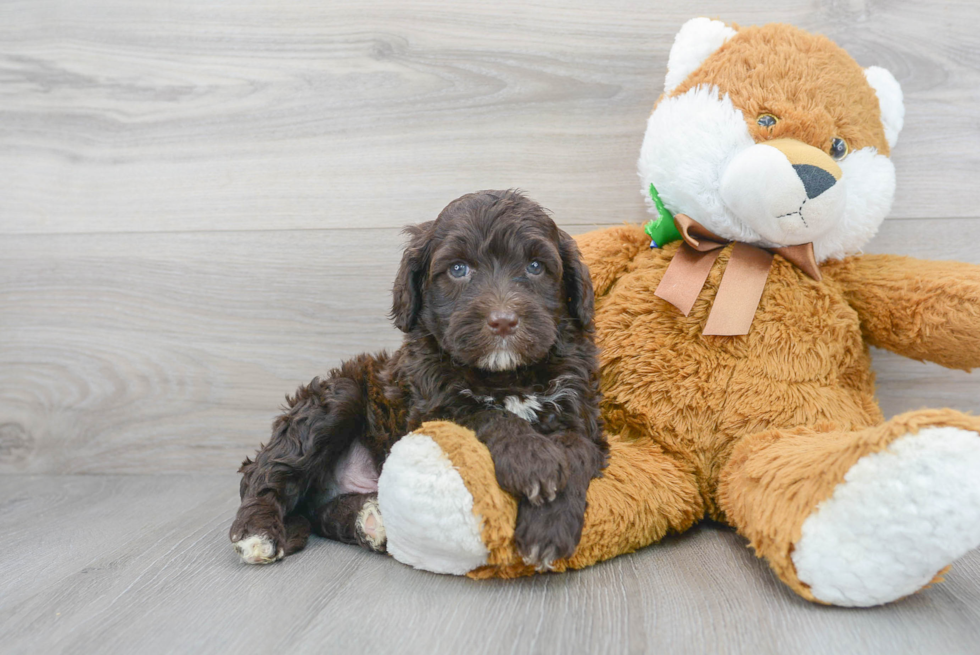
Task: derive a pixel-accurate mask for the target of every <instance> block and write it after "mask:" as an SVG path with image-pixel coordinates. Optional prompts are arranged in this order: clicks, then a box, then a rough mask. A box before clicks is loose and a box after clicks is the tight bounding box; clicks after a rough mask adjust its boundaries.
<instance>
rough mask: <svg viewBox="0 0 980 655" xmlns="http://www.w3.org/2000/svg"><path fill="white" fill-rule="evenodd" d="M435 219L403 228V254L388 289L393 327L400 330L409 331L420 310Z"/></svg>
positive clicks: (416, 320)
mask: <svg viewBox="0 0 980 655" xmlns="http://www.w3.org/2000/svg"><path fill="white" fill-rule="evenodd" d="M434 223H435V221H429V222H428V223H421V224H419V225H409V226H408V227H406V228H405V234H407V235H409V242H408V246H406V247H405V252H404V253H403V254H402V263H401V265H400V266H399V267H398V275H396V276H395V285H394V287H392V290H391V295H392V305H391V318H392V320H393V321H394V322H395V327H397V328H398V329H399V330H401V331H402V332H411V331H412V328H414V327H415V324H416V322H418V319H419V314H420V313H421V312H422V284H423V283H424V281H425V276H426V273H428V270H429V253H430V250H431V241H432V226H433V224H434Z"/></svg>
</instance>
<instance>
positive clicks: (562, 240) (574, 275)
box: [558, 230, 595, 332]
mask: <svg viewBox="0 0 980 655" xmlns="http://www.w3.org/2000/svg"><path fill="white" fill-rule="evenodd" d="M558 235H559V236H558V238H559V241H558V252H559V253H560V254H561V266H562V270H563V273H562V283H563V284H564V287H565V302H566V303H567V304H568V313H569V314H570V315H571V317H572V318H574V319H576V320H577V321H578V322H579V324H580V325H581V326H582V328H583V329H584V330H585V331H586V332H591V331H592V327H593V326H592V315H593V314H594V313H595V294H594V293H593V292H592V277H591V276H590V275H589V267H588V266H586V265H585V262H583V261H582V256H581V254H579V251H578V246H577V245H576V244H575V239H573V238H572V237H570V236H568V234H566V233H565V232H564V231H562V230H558Z"/></svg>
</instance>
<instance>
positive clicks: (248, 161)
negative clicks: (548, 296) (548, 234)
mask: <svg viewBox="0 0 980 655" xmlns="http://www.w3.org/2000/svg"><path fill="white" fill-rule="evenodd" d="M698 12H700V13H701V14H703V15H708V16H719V17H722V18H725V19H727V20H731V21H736V22H739V23H743V24H751V23H761V22H768V21H775V20H779V21H785V22H792V23H796V24H798V25H800V26H802V27H805V28H808V29H811V30H814V31H819V32H823V33H826V34H827V35H828V36H830V37H832V38H834V39H836V40H838V41H839V42H840V43H841V44H842V45H843V46H845V47H846V48H848V49H849V50H850V52H851V53H852V54H853V55H854V56H855V58H856V59H857V60H858V61H859V62H860V63H861V64H862V65H871V64H880V65H884V66H886V67H888V68H890V69H891V70H892V71H894V73H895V74H896V76H897V78H898V79H899V81H900V82H901V83H902V84H903V85H904V89H905V94H906V105H907V114H906V129H905V132H904V133H903V134H902V137H901V141H900V143H899V146H898V147H897V148H896V150H895V164H896V167H897V170H898V193H897V198H896V204H895V209H894V211H893V215H894V216H895V217H916V218H920V217H932V216H939V217H963V216H969V217H975V216H978V212H977V206H978V205H980V187H978V185H976V184H975V183H974V182H975V179H976V172H977V170H978V168H980V126H978V124H977V121H976V107H977V106H978V105H980V44H978V42H977V39H976V34H975V26H976V25H977V24H978V23H980V4H978V3H976V2H975V1H974V0H956V1H951V2H944V3H942V6H941V9H940V8H939V6H938V5H936V4H935V3H930V2H921V1H916V0H901V1H894V2H877V3H873V2H864V1H862V0H848V1H847V2H822V1H819V0H794V1H792V2H780V3H775V4H774V3H763V2H757V1H756V2H750V1H748V0H741V1H740V2H731V1H728V0H705V1H704V2H700V3H698V4H697V6H696V7H695V6H693V5H691V3H688V2H681V1H680V0H668V1H663V2H658V3H656V4H653V5H651V4H650V3H649V2H641V1H638V0H634V1H626V0H623V1H617V2H602V3H596V2H594V1H593V0H571V1H570V0H561V1H560V2H559V1H558V0H548V1H547V2H539V3H527V2H496V3H486V2H482V1H479V0H468V1H466V2H456V3H453V5H451V6H446V5H445V4H444V3H427V2H403V1H401V0H372V1H365V2H357V3H354V4H351V3H340V2H310V1H303V2H294V3H289V4H284V3H281V2H275V1H272V0H246V1H244V2H235V3H227V4H226V3H206V4H201V3H197V2H193V1H191V0H184V1H183V2H168V3H166V4H163V5H161V4H160V3H157V2H153V1H152V0H92V1H90V2H85V3H74V2H71V1H70V0H33V1H32V2H7V3H3V4H0V234H17V233H65V232H73V233H74V232H132V231H181V230H183V231H186V230H202V229H204V230H237V229H254V230H276V229H295V228H318V227H379V226H385V227H397V226H401V225H403V224H405V223H409V222H415V221H418V220H420V219H421V218H423V217H427V216H432V215H434V214H435V213H436V212H437V211H438V209H440V208H441V207H442V206H443V205H444V204H445V203H446V202H447V201H448V200H450V199H452V198H454V197H456V196H458V195H460V194H462V193H464V192H468V191H472V190H475V189H480V188H501V187H503V188H506V187H511V186H519V187H523V188H526V189H530V190H532V191H533V192H534V194H535V196H536V197H537V198H538V199H539V200H540V201H541V202H543V203H544V204H545V205H547V206H549V207H551V208H552V209H554V210H555V211H556V212H557V213H558V214H559V215H561V216H562V217H564V220H565V222H566V224H590V223H593V222H602V223H606V222H616V221H618V220H621V219H622V218H624V217H628V216H630V215H633V214H635V213H636V212H637V211H639V210H641V208H642V199H641V194H640V189H639V185H638V184H637V181H636V167H635V162H636V158H637V153H638V149H639V144H640V141H641V138H642V134H643V129H644V126H645V121H646V117H647V115H648V114H649V111H650V108H651V106H652V104H653V102H654V100H655V99H656V98H657V96H658V95H659V93H660V89H661V87H662V82H663V75H664V71H665V66H666V62H667V54H668V50H669V47H670V44H671V43H672V41H673V37H674V34H675V33H676V31H677V29H678V28H679V27H680V25H681V24H682V23H683V22H684V21H685V20H687V19H689V18H691V17H692V16H693V15H695V14H696V13H698Z"/></svg>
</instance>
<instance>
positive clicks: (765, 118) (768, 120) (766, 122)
mask: <svg viewBox="0 0 980 655" xmlns="http://www.w3.org/2000/svg"><path fill="white" fill-rule="evenodd" d="M755 122H756V123H758V124H759V125H760V126H762V127H772V126H773V125H775V124H776V123H778V122H779V119H778V118H776V117H775V116H773V115H772V114H762V115H761V116H759V118H758V119H757V120H756V121H755Z"/></svg>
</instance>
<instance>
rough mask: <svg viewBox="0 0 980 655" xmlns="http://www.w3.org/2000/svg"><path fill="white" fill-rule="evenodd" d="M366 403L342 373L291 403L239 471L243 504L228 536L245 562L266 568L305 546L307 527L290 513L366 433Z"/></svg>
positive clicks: (308, 388)
mask: <svg viewBox="0 0 980 655" xmlns="http://www.w3.org/2000/svg"><path fill="white" fill-rule="evenodd" d="M364 402H365V401H364V397H363V393H362V391H361V387H360V385H359V384H358V383H357V381H356V380H354V379H351V378H349V377H342V376H338V375H335V376H334V377H332V378H331V379H329V380H326V381H323V382H321V381H320V380H318V379H314V380H313V381H312V382H311V383H310V384H309V385H308V386H305V387H300V389H299V390H298V391H297V392H296V395H295V396H293V397H292V398H290V399H289V407H288V409H287V411H286V412H285V413H283V414H282V415H281V416H280V417H279V418H277V419H276V421H275V423H274V424H273V431H272V439H271V440H270V441H269V444H268V445H266V446H265V447H263V448H262V449H261V450H260V451H259V452H258V454H257V455H256V457H255V461H254V462H253V461H250V460H245V463H244V464H243V465H242V468H241V472H242V474H243V475H242V482H241V488H240V493H241V497H242V504H241V506H240V507H239V509H238V514H237V516H236V517H235V521H234V522H233V523H232V526H231V530H230V531H229V536H230V538H231V541H232V542H233V543H234V546H235V550H236V551H238V553H239V555H241V557H242V560H243V561H244V562H246V563H248V564H268V563H270V562H274V561H276V560H279V559H282V558H283V557H285V556H286V555H289V554H290V553H291V552H295V551H296V550H299V549H300V548H302V547H303V545H305V543H306V537H307V536H308V535H309V529H308V526H306V527H304V526H303V525H302V524H303V520H302V519H299V518H296V519H294V518H293V517H292V516H290V515H291V514H293V513H294V511H295V510H296V509H297V505H298V504H299V503H300V502H301V501H302V500H303V499H304V497H305V496H306V494H307V493H308V490H309V488H310V486H311V485H312V486H316V485H317V483H318V478H319V477H320V476H322V475H323V474H324V472H325V471H329V470H330V462H332V461H334V460H336V459H337V458H339V457H340V456H341V454H342V453H343V452H344V451H345V450H347V449H348V448H349V446H350V444H351V443H352V442H353V440H354V439H355V438H356V436H357V435H358V434H359V433H360V431H362V430H363V427H364V416H365V405H364ZM287 517H289V518H288V519H287ZM287 524H288V527H289V528H291V529H288V530H287Z"/></svg>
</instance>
